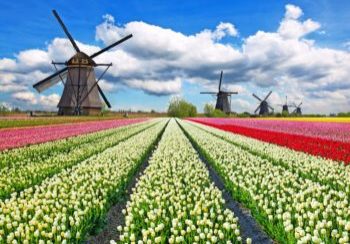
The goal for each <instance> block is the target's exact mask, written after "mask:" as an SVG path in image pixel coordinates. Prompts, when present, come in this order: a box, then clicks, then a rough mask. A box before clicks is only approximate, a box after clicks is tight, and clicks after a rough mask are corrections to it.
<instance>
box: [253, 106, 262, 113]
mask: <svg viewBox="0 0 350 244" xmlns="http://www.w3.org/2000/svg"><path fill="white" fill-rule="evenodd" d="M260 107H261V104H259V106H258V107H257V108H256V109H255V111H254V113H255V114H256V113H257V112H258V110H259V109H260Z"/></svg>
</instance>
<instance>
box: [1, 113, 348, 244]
mask: <svg viewBox="0 0 350 244" xmlns="http://www.w3.org/2000/svg"><path fill="white" fill-rule="evenodd" d="M85 123H95V122H84V123H83V124H84V125H82V128H87V129H85V130H84V129H81V130H80V133H77V134H69V133H67V134H66V136H65V137H64V138H62V137H55V136H54V135H55V134H54V133H52V137H51V139H50V140H46V141H33V145H27V143H25V144H19V145H21V146H17V147H16V148H8V149H6V150H3V151H1V152H0V176H1V177H0V243H96V241H93V240H99V242H98V243H248V244H249V243H327V244H328V243H349V242H350V240H349V234H350V203H349V199H350V168H349V167H348V166H347V163H349V162H350V160H349V159H350V157H349V147H348V146H349V143H350V140H349V137H348V136H350V129H349V124H347V123H342V124H343V125H341V124H340V123H322V122H303V121H275V120H258V119H204V118H195V119H191V120H181V119H169V118H154V119H133V120H120V121H118V120H115V121H113V122H112V121H102V122H101V124H100V125H98V126H97V125H93V124H91V127H90V126H87V125H85ZM105 123H107V124H105ZM110 123H112V124H110ZM308 123H310V124H308ZM70 125H71V124H65V125H57V126H63V128H69V127H66V126H70ZM85 126H86V127H85ZM36 128H38V129H39V128H40V129H39V130H38V133H40V131H42V130H43V129H41V128H43V127H36ZM46 128H47V130H48V131H49V130H50V128H52V126H47V127H46ZM54 128H55V127H54ZM25 129H26V130H28V131H30V129H34V128H25ZM52 130H53V131H55V129H52ZM67 130H69V129H67ZM43 131H45V130H43ZM63 131H64V130H63ZM43 133H44V132H43ZM48 134H50V133H48ZM268 135H270V137H268ZM28 137H29V136H28ZM293 139H294V140H297V142H295V141H292V140H293ZM297 143H300V144H303V147H301V146H300V147H297V146H296V144H297ZM332 143H333V144H332ZM346 145H347V146H346ZM321 150H324V151H323V153H320V151H321ZM332 150H333V154H332V153H331V152H332ZM342 154H346V155H347V156H335V155H342ZM117 205H118V206H120V208H119V207H118V209H120V210H118V211H116V212H114V213H113V215H111V214H110V213H111V209H113V208H114V207H115V206H117ZM107 216H108V220H107ZM111 219H112V220H113V219H115V220H118V221H116V223H118V224H117V225H115V224H110V220H111ZM112 222H113V221H112ZM104 231H107V232H108V235H102V233H104ZM97 237H98V238H97ZM94 238H95V239H94Z"/></svg>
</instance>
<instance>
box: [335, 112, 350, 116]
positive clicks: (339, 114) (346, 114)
mask: <svg viewBox="0 0 350 244" xmlns="http://www.w3.org/2000/svg"><path fill="white" fill-rule="evenodd" d="M337 117H350V112H347V113H338V115H337Z"/></svg>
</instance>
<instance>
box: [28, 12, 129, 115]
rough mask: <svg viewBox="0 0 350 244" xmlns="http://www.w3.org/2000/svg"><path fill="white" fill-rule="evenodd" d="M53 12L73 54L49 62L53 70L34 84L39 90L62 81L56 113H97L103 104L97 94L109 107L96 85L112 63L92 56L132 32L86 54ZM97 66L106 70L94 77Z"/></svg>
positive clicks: (122, 40)
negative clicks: (54, 71)
mask: <svg viewBox="0 0 350 244" xmlns="http://www.w3.org/2000/svg"><path fill="white" fill-rule="evenodd" d="M52 12H53V15H54V16H55V17H56V19H57V20H58V22H59V24H60V25H61V27H62V29H63V31H64V32H65V34H66V35H67V37H68V39H69V40H70V42H71V43H72V45H73V48H74V49H75V51H76V54H75V55H74V56H73V57H71V58H70V59H69V60H68V61H66V62H52V64H53V65H55V68H56V73H54V74H52V75H50V76H49V77H47V78H45V79H43V80H42V81H40V82H38V83H36V84H34V85H33V87H34V88H35V89H36V90H37V91H38V92H42V91H44V90H46V89H48V88H49V87H51V86H53V85H55V84H57V83H58V82H60V81H62V83H63V85H64V89H63V93H62V97H61V99H60V101H59V103H58V105H57V107H58V114H59V115H81V114H84V115H88V114H98V113H100V112H101V109H102V107H103V103H102V101H101V98H100V95H101V97H102V99H103V100H104V102H105V104H106V105H107V106H108V108H111V105H110V103H109V101H108V100H107V97H106V96H105V94H104V93H103V91H102V89H101V87H100V86H99V85H98V82H99V81H100V80H101V79H102V77H103V75H104V74H105V73H106V72H107V70H108V69H109V67H111V66H112V63H109V64H97V63H95V61H94V60H93V59H94V58H96V57H97V56H99V55H100V54H102V53H104V52H106V51H107V50H109V49H111V48H113V47H115V46H117V45H119V44H121V43H122V42H124V41H126V40H128V39H129V38H131V37H132V35H131V34H130V35H128V36H126V37H124V38H122V39H121V40H119V41H117V42H115V43H113V44H111V45H109V46H107V47H105V48H103V49H101V50H100V51H98V52H96V53H94V54H92V55H90V56H89V55H87V54H86V53H84V52H82V51H81V50H80V49H79V47H78V45H77V44H76V43H75V41H74V39H73V37H72V36H71V34H70V33H69V32H68V29H67V28H66V26H65V25H64V23H63V21H62V20H61V18H60V17H59V15H58V14H57V12H56V11H55V10H53V11H52ZM56 65H63V66H65V67H64V68H62V69H60V70H58V69H57V67H56ZM97 66H105V67H106V69H105V70H104V71H103V72H102V74H101V75H100V76H99V78H98V79H97V80H96V76H95V70H94V68H95V67H97Z"/></svg>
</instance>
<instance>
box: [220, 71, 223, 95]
mask: <svg viewBox="0 0 350 244" xmlns="http://www.w3.org/2000/svg"><path fill="white" fill-rule="evenodd" d="M223 73H224V72H223V71H222V70H221V74H220V82H219V91H221V83H222V74H223Z"/></svg>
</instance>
